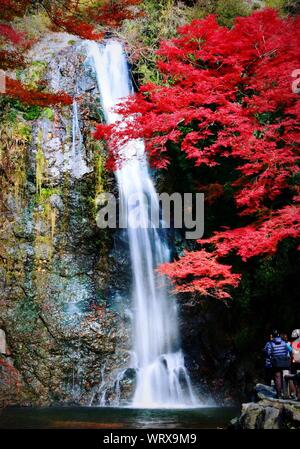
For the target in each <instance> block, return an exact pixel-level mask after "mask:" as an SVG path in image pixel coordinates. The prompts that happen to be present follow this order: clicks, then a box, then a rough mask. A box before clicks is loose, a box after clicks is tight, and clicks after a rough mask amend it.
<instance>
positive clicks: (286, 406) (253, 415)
mask: <svg viewBox="0 0 300 449" xmlns="http://www.w3.org/2000/svg"><path fill="white" fill-rule="evenodd" d="M256 393H257V396H258V398H259V400H258V402H257V403H255V402H250V403H247V404H243V405H242V411H241V415H240V416H239V417H238V418H237V419H235V420H233V421H232V423H231V424H232V427H233V428H236V429H287V428H294V429H299V428H300V403H299V402H297V401H291V400H283V399H275V398H274V397H273V394H272V391H271V388H270V387H267V386H266V385H262V384H258V385H257V387H256Z"/></svg>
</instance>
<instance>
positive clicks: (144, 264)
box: [87, 40, 197, 408]
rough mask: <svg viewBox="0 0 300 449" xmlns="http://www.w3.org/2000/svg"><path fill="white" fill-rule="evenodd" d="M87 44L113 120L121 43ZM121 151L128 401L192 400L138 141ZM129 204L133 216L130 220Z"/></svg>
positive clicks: (119, 93)
mask: <svg viewBox="0 0 300 449" xmlns="http://www.w3.org/2000/svg"><path fill="white" fill-rule="evenodd" d="M87 45H88V46H89V56H90V57H91V59H92V61H93V64H94V68H95V72H96V76H97V82H98V86H99V91H100V94H101V103H102V107H103V110H104V114H105V119H106V121H107V123H114V122H115V121H116V120H117V119H118V115H117V114H116V113H115V112H113V111H112V108H113V107H114V106H115V105H116V104H118V103H120V100H121V99H122V98H124V97H127V96H128V95H131V94H132V93H133V88H132V85H131V82H130V78H129V72H128V65H127V60H126V56H125V54H124V51H123V47H122V44H121V43H120V42H118V41H115V40H109V41H107V42H106V43H105V44H103V45H98V44H96V43H95V42H89V43H88V44H87ZM121 153H122V158H123V159H124V160H125V162H124V163H123V165H122V168H121V169H119V170H117V171H116V178H117V182H118V187H119V195H120V203H121V204H122V208H123V210H125V211H126V212H127V216H128V219H129V226H128V229H127V232H128V241H129V248H130V261H131V268H132V301H133V316H134V318H133V351H134V353H135V360H136V362H135V365H136V366H134V367H135V368H136V371H137V385H136V390H135V393H134V397H133V404H132V405H133V406H134V407H144V408H151V407H181V406H193V405H196V403H197V401H196V398H195V396H194V394H193V390H192V386H191V382H190V378H189V375H188V372H187V370H186V368H185V364H184V356H183V353H182V351H181V348H180V338H179V332H178V317H177V306H176V301H175V299H174V298H173V297H171V296H170V294H169V293H168V286H167V285H166V281H165V280H164V279H163V278H162V277H161V276H159V275H158V274H157V272H156V271H155V270H156V268H157V266H159V265H160V264H161V263H163V262H167V261H169V260H170V251H169V248H168V246H167V244H166V243H165V242H164V241H163V240H162V238H161V237H160V235H159V232H158V230H157V228H156V227H155V225H154V224H151V223H150V224H149V218H148V215H149V207H148V202H149V201H150V203H151V208H156V209H157V208H159V201H158V196H157V193H156V191H155V188H154V185H153V182H152V179H151V177H150V173H149V169H148V164H147V159H146V155H145V151H144V143H143V142H142V141H141V140H133V141H130V142H129V143H128V144H126V145H125V146H124V147H123V148H121ZM133 198H134V202H132V199H133ZM134 205H135V206H136V205H138V207H134ZM133 209H134V212H135V215H134V217H135V220H136V222H133V221H132V217H133ZM136 209H137V210H136ZM137 221H138V223H139V226H137Z"/></svg>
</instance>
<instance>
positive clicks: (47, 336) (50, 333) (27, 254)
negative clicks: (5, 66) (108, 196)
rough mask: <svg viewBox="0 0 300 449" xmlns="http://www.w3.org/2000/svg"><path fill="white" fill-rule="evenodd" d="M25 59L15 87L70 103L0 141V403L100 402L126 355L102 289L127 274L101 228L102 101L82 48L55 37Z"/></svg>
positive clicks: (115, 309)
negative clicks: (95, 135) (47, 92)
mask: <svg viewBox="0 0 300 449" xmlns="http://www.w3.org/2000/svg"><path fill="white" fill-rule="evenodd" d="M29 57H30V60H31V61H30V64H29V67H30V69H27V72H26V71H25V72H24V73H22V74H21V76H23V77H25V78H26V76H27V77H29V78H30V81H32V80H33V79H34V78H35V77H37V76H39V77H42V79H43V80H44V81H46V82H47V83H48V84H49V86H50V88H51V89H52V90H53V91H58V90H62V91H65V92H68V93H69V94H71V95H72V96H74V95H76V98H77V102H76V103H75V102H74V104H73V105H72V106H71V107H68V106H64V107H54V108H47V109H44V110H42V111H41V112H40V113H38V114H36V116H35V117H31V116H30V117H28V114H27V115H25V114H24V113H23V114H21V113H20V114H19V112H18V113H17V115H16V117H15V118H14V120H13V121H10V122H8V121H6V123H5V126H6V131H4V130H3V129H2V130H1V161H0V165H1V171H2V173H4V174H6V177H5V176H4V177H3V182H2V186H1V187H2V189H1V190H2V191H1V215H0V273H1V276H0V282H1V285H0V305H1V307H0V328H1V330H2V331H4V332H5V336H6V343H7V348H8V349H7V350H6V354H2V355H0V379H1V382H0V400H1V401H0V402H2V404H3V403H23V404H43V405H44V404H49V403H80V404H89V403H98V402H99V400H100V395H102V396H103V391H104V390H103V389H104V386H105V388H106V387H109V385H110V386H111V387H112V385H113V383H114V379H115V378H116V377H117V375H118V370H119V369H123V368H124V367H125V366H126V361H127V358H128V348H129V343H128V335H129V332H128V326H127V321H126V320H127V318H126V314H125V312H124V310H123V309H122V307H120V305H119V303H118V302H117V301H114V298H112V295H111V290H109V288H108V286H110V288H111V287H113V285H114V279H113V274H114V273H115V272H118V273H119V276H118V286H117V287H118V288H119V289H122V282H123V281H122V269H123V271H125V269H124V267H123V266H122V258H119V259H118V261H117V259H116V258H115V257H114V253H113V252H112V249H113V247H114V235H113V232H112V231H111V230H105V229H99V228H98V227H97V225H96V214H97V210H96V206H95V199H96V197H97V195H98V194H99V193H101V191H103V190H107V191H114V189H115V184H114V178H113V177H112V176H110V175H108V174H107V173H106V172H105V170H104V168H103V163H104V159H105V153H104V150H103V149H102V148H101V146H100V145H99V144H97V143H95V142H93V139H92V137H91V131H92V129H93V126H94V125H95V123H96V122H97V121H100V120H101V112H99V111H100V108H99V92H98V91H97V87H96V81H95V78H94V75H93V71H92V68H91V67H90V66H89V64H88V60H87V57H86V51H85V46H84V42H82V41H80V40H78V39H77V38H74V37H73V36H70V35H67V34H65V33H51V34H49V35H47V36H45V38H44V39H43V40H42V41H41V42H40V43H39V44H38V45H37V46H36V47H35V48H33V50H31V52H30V55H29ZM6 120H8V119H7V118H6ZM8 167H9V170H8ZM115 254H117V253H116V251H115ZM123 259H124V258H123ZM123 262H124V260H123ZM123 265H124V264H123ZM124 279H125V278H124ZM123 287H124V286H123ZM115 303H116V304H117V306H116V305H115ZM3 352H4V351H3ZM129 384H130V382H129ZM114 395H115V393H114V392H113V390H109V389H108V390H107V396H106V399H109V396H110V397H111V400H112V399H113V398H114Z"/></svg>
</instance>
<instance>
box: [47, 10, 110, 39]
mask: <svg viewBox="0 0 300 449" xmlns="http://www.w3.org/2000/svg"><path fill="white" fill-rule="evenodd" d="M52 21H53V24H54V25H56V26H58V27H60V28H63V29H64V30H66V31H68V32H69V33H71V34H75V35H77V36H79V37H81V38H82V39H90V40H99V39H102V38H103V33H97V32H96V31H95V28H94V26H93V25H91V24H89V23H86V22H83V21H82V20H80V19H78V18H77V17H74V16H62V17H60V16H59V15H58V16H57V17H53V20H52Z"/></svg>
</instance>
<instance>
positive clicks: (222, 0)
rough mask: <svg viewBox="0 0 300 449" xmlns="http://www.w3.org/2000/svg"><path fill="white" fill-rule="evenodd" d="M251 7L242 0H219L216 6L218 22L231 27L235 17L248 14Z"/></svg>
mask: <svg viewBox="0 0 300 449" xmlns="http://www.w3.org/2000/svg"><path fill="white" fill-rule="evenodd" d="M250 13H251V10H250V8H249V7H248V6H247V5H246V3H244V2H243V1H240V0H219V1H218V3H217V7H216V14H217V15H218V22H219V24H220V25H225V26H228V27H231V26H232V24H233V21H234V19H235V17H237V16H247V15H248V14H250Z"/></svg>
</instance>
